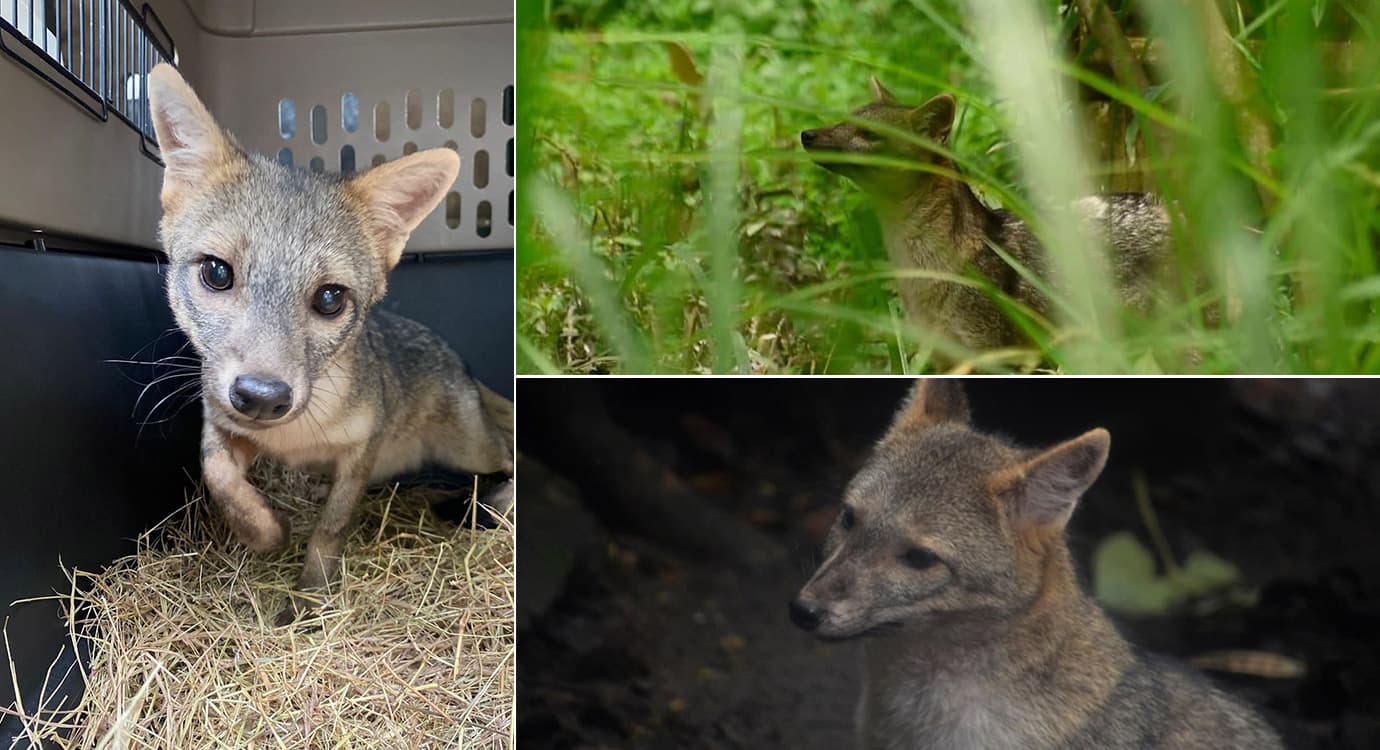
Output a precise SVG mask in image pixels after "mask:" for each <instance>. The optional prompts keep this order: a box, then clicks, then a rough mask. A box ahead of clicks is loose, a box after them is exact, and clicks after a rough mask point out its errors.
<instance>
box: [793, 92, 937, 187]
mask: <svg viewBox="0 0 1380 750" xmlns="http://www.w3.org/2000/svg"><path fill="white" fill-rule="evenodd" d="M954 111H955V105H954V98H953V97H952V96H950V95H948V94H940V95H939V96H936V97H934V98H933V99H930V100H929V101H927V102H925V103H924V104H921V105H920V106H918V107H908V106H906V105H903V104H901V103H900V102H898V101H897V100H896V97H895V96H893V95H892V94H891V92H890V91H887V90H886V87H884V86H882V83H881V81H878V80H877V79H876V78H875V77H873V79H872V102H871V103H869V104H867V105H865V106H863V107H861V108H859V109H857V110H854V112H853V117H854V118H855V119H856V120H859V121H861V122H855V121H852V120H849V121H845V122H841V123H838V124H837V125H831V126H829V127H827V128H817V129H815V130H806V131H804V132H802V133H801V134H800V145H802V146H804V147H805V150H806V151H808V152H810V154H811V155H812V156H814V155H818V154H868V155H873V156H886V157H892V158H896V159H904V160H906V161H908V162H910V163H913V164H938V163H939V162H940V161H941V157H940V156H939V155H938V154H935V153H934V152H933V151H931V150H930V149H928V148H925V147H924V146H922V145H920V144H919V143H916V142H914V141H912V140H909V139H905V138H899V137H897V136H896V135H895V134H893V133H887V132H883V131H880V130H877V129H874V128H869V127H868V126H867V123H880V124H882V125H886V126H889V127H891V128H894V129H896V130H900V131H902V132H906V133H914V134H916V135H919V136H922V137H924V138H927V139H929V140H931V141H933V142H935V143H938V144H942V145H948V142H949V131H950V129H951V128H952V127H953V124H954ZM816 161H818V162H819V165H820V166H822V167H824V168H825V169H828V170H831V171H833V172H837V173H838V174H841V175H843V176H844V177H847V178H848V179H850V180H852V181H853V182H854V183H855V184H856V185H857V186H858V187H860V188H862V189H863V190H865V191H867V192H869V193H873V194H876V195H898V194H904V193H906V192H909V191H910V190H913V189H914V187H915V186H916V185H917V184H923V182H924V181H925V180H927V179H929V178H931V177H933V175H932V174H930V173H927V172H922V171H919V170H915V169H906V168H904V167H895V166H881V165H874V164H852V163H847V162H842V161H832V160H828V161H819V160H818V158H816Z"/></svg>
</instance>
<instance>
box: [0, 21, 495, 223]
mask: <svg viewBox="0 0 1380 750" xmlns="http://www.w3.org/2000/svg"><path fill="white" fill-rule="evenodd" d="M0 2H13V0H0ZM398 93H399V94H400V95H401V96H400V97H399V98H396V99H393V100H392V102H391V103H390V102H389V100H387V99H381V100H378V101H370V99H369V98H367V97H365V98H363V99H362V98H361V97H360V96H359V95H358V94H356V93H354V92H350V91H347V92H346V93H344V94H342V95H341V97H340V99H339V101H340V110H339V112H340V119H339V120H338V122H339V123H340V129H339V130H334V129H332V127H331V126H329V123H332V122H337V120H336V119H335V116H334V112H335V102H336V100H335V98H334V97H332V98H331V99H330V100H328V101H326V102H323V103H316V102H313V101H311V100H303V99H293V98H288V97H284V98H281V99H279V100H278V102H277V105H276V112H275V113H274V117H275V125H276V127H275V130H276V131H277V134H278V136H279V137H280V140H278V141H277V142H278V143H279V144H280V145H279V147H278V162H279V163H280V164H284V165H286V166H289V167H291V166H293V164H294V162H296V163H298V164H301V163H302V162H303V161H305V162H306V163H305V164H304V165H302V168H305V169H309V170H311V171H313V172H323V171H326V168H327V167H328V166H329V167H334V166H335V165H336V164H337V163H338V164H339V171H340V173H341V174H344V175H349V174H353V173H354V172H356V171H357V170H360V169H367V168H369V167H377V166H379V165H380V164H383V163H385V162H386V161H388V160H389V159H394V158H398V157H399V156H407V155H409V154H415V153H417V152H418V151H421V150H422V149H427V148H434V147H436V146H441V147H444V148H449V149H451V150H453V151H455V152H456V153H458V154H460V156H461V164H462V165H463V172H462V174H461V176H460V178H459V179H458V180H457V181H456V185H455V187H456V190H455V191H452V192H450V193H448V194H447V195H446V199H445V202H444V205H443V206H441V207H439V208H438V209H437V213H438V214H440V215H441V217H442V218H443V219H444V223H445V226H446V228H447V229H449V230H451V231H456V230H460V231H464V232H468V233H472V234H473V235H475V236H477V237H480V238H487V237H489V236H490V235H491V234H492V233H493V227H494V222H495V217H494V212H495V209H497V210H498V211H500V212H501V211H503V207H504V202H503V200H502V198H504V197H506V198H507V201H506V202H507V211H506V214H507V217H506V218H507V224H508V226H510V227H511V226H512V225H513V219H514V216H513V210H514V207H513V191H512V182H511V180H507V181H505V182H504V184H502V185H500V184H498V182H499V176H500V174H502V175H503V176H506V177H509V178H511V177H512V176H513V173H514V165H513V139H512V138H511V137H508V138H506V139H504V140H502V141H500V143H502V145H503V151H502V164H501V165H500V164H499V161H498V160H499V157H500V155H499V153H498V152H497V151H495V152H490V150H489V149H488V148H486V144H485V143H484V141H485V140H486V139H487V138H490V137H492V134H491V132H490V131H491V130H492V129H493V128H495V127H498V124H499V122H501V123H502V124H503V125H505V126H511V125H512V121H513V111H512V110H513V87H512V86H508V87H506V88H504V89H503V92H502V95H501V100H502V106H501V107H497V106H495V107H491V106H490V105H489V103H488V102H489V100H486V99H485V98H484V97H482V96H475V97H468V98H466V99H461V98H460V96H459V95H458V94H457V92H456V91H455V90H454V89H451V88H443V89H440V90H434V89H433V90H422V89H417V88H412V89H407V90H405V91H400V92H398ZM495 93H497V92H495ZM499 99H500V97H497V96H496V97H494V99H493V100H492V101H495V102H497V101H499ZM433 102H434V104H435V111H432V110H431V106H432V103H433ZM299 113H300V114H301V117H299ZM371 114H372V117H371ZM361 117H363V118H364V120H365V121H364V122H363V123H361V122H360V120H361ZM371 119H372V122H370V120H371ZM494 120H497V121H498V122H494ZM414 131H415V132H414ZM433 138H436V139H440V138H444V139H445V140H443V141H440V142H437V141H436V140H432V139H433ZM299 139H300V140H299ZM400 140H401V141H402V143H401V145H400V146H399V145H395V144H396V143H397V141H400ZM342 141H343V142H342ZM336 144H339V146H338V147H337V146H336ZM294 148H296V149H297V151H296V153H295V154H294V151H293V149H294ZM394 149H397V150H394ZM379 151H383V153H379ZM399 152H401V153H399ZM337 154H338V156H337ZM500 169H501V170H502V172H501V173H500V171H499V170H500ZM495 188H497V189H501V190H502V191H503V192H502V193H498V194H497V196H495V197H496V198H498V200H493V199H489V200H485V199H484V198H485V196H484V194H485V193H486V192H487V191H490V190H492V189H495ZM464 192H469V193H470V195H472V196H474V202H473V203H470V202H469V199H468V198H464V199H463V200H462V193H464ZM476 193H477V195H476ZM497 220H498V221H500V222H502V221H503V217H502V216H500V217H499V218H498V219H497Z"/></svg>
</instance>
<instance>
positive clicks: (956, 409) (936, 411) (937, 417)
mask: <svg viewBox="0 0 1380 750" xmlns="http://www.w3.org/2000/svg"><path fill="white" fill-rule="evenodd" d="M968 420H969V414H968V397H967V396H965V395H963V384H962V383H961V382H960V381H958V380H954V379H951V378H927V379H924V380H917V381H915V387H913V388H911V391H910V396H908V397H907V398H906V401H905V403H904V404H902V405H901V411H900V412H898V413H897V414H896V419H895V420H893V421H892V423H891V432H896V431H897V430H901V429H906V428H912V429H913V428H919V427H929V426H932V425H936V424H942V423H944V422H957V423H960V424H967V423H968Z"/></svg>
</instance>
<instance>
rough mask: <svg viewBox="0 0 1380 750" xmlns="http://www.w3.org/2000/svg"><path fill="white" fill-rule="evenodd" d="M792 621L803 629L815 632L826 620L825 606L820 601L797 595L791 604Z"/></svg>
mask: <svg viewBox="0 0 1380 750" xmlns="http://www.w3.org/2000/svg"><path fill="white" fill-rule="evenodd" d="M790 612H791V622H793V623H795V626H796V627H798V628H800V629H801V630H804V631H807V632H811V633H812V632H814V631H815V629H816V628H818V627H819V624H820V622H822V621H823V620H824V607H823V606H822V605H820V604H819V603H818V602H812V601H809V600H807V599H805V598H802V597H797V598H796V599H794V600H792V601H791V605H790Z"/></svg>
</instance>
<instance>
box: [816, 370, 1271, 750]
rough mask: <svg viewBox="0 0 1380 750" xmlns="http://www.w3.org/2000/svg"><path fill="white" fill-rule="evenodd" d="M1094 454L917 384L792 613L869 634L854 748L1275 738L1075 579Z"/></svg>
mask: <svg viewBox="0 0 1380 750" xmlns="http://www.w3.org/2000/svg"><path fill="white" fill-rule="evenodd" d="M1109 446H1110V436H1109V435H1108V433H1107V431H1106V430H1102V429H1095V430H1092V431H1090V432H1088V433H1086V434H1084V435H1082V436H1080V437H1077V438H1074V439H1072V440H1069V441H1067V442H1064V443H1060V444H1059V445H1055V446H1053V447H1051V448H1047V449H1044V450H1026V449H1022V448H1018V447H1016V446H1014V445H1011V444H1009V443H1007V442H1005V441H1004V440H1001V439H999V438H997V437H993V436H991V435H986V434H983V433H980V432H977V431H975V430H974V429H973V428H972V426H971V425H970V423H969V414H968V404H967V400H966V398H965V396H964V395H963V390H962V386H961V385H960V384H959V383H958V382H957V381H954V380H941V379H930V380H923V381H920V382H919V383H917V384H916V386H915V387H914V389H913V390H912V392H911V395H910V397H909V399H908V400H907V401H906V403H905V404H904V405H903V406H902V407H901V409H900V412H899V413H898V414H897V416H896V417H895V418H894V421H893V423H892V425H891V427H890V429H889V430H888V432H887V434H886V435H885V437H883V438H882V440H881V442H880V443H879V444H878V445H877V447H876V448H875V450H874V452H873V454H872V456H871V458H870V459H869V460H868V462H867V463H866V464H865V465H864V467H863V468H862V470H861V471H859V472H858V474H857V475H856V476H855V477H854V478H853V480H852V482H851V483H850V484H849V486H848V489H847V490H846V492H845V494H844V505H843V510H842V512H841V513H840V514H839V516H838V519H837V520H836V522H835V524H834V526H833V528H832V529H831V530H830V532H829V537H828V539H827V541H826V543H825V560H824V562H823V563H822V564H820V566H819V569H818V570H817V571H815V574H814V576H813V577H812V578H811V579H810V581H809V582H808V583H806V584H805V587H804V588H803V589H802V590H801V592H800V595H799V597H798V598H797V599H795V600H794V601H792V602H791V605H790V616H791V619H792V620H793V621H794V622H795V624H796V625H798V626H799V627H801V628H804V629H805V630H808V631H810V632H811V633H814V634H815V635H816V636H818V637H820V638H823V639H826V640H843V639H851V638H859V637H862V636H871V637H870V638H868V639H867V640H865V641H864V642H863V660H864V661H863V671H864V677H863V683H864V685H863V691H862V698H861V701H860V703H859V706H858V730H859V736H860V745H861V747H863V748H867V749H868V750H873V749H879V748H897V749H898V750H899V749H901V748H905V749H906V750H910V749H912V748H945V750H962V749H964V748H1022V749H1023V750H1036V749H1038V748H1074V749H1086V750H1108V749H1111V748H1137V749H1143V748H1208V747H1210V748H1251V749H1252V750H1258V749H1261V748H1279V747H1282V745H1281V743H1280V740H1279V738H1278V737H1277V736H1276V735H1275V734H1274V732H1273V730H1272V729H1271V728H1270V727H1269V726H1268V725H1267V724H1266V722H1265V721H1264V720H1263V719H1262V718H1261V717H1260V716H1258V715H1257V714H1256V713H1255V712H1254V711H1252V710H1251V709H1250V708H1249V707H1247V705H1245V704H1244V703H1242V702H1240V701H1238V700H1237V699H1235V698H1233V697H1231V696H1229V695H1227V694H1226V693H1224V692H1222V691H1220V690H1218V689H1216V688H1214V687H1213V686H1212V685H1211V684H1210V683H1209V682H1208V681H1207V679H1206V678H1204V677H1202V676H1201V675H1198V674H1196V673H1194V672H1193V671H1191V670H1190V669H1188V668H1187V667H1184V666H1180V665H1178V664H1175V663H1173V662H1171V661H1169V660H1167V659H1161V658H1157V657H1154V656H1151V655H1147V654H1143V653H1140V652H1139V651H1137V650H1136V649H1135V648H1134V647H1132V646H1131V645H1129V644H1128V643H1126V641H1125V640H1123V639H1122V638H1121V636H1120V635H1119V634H1118V632H1117V630H1116V628H1115V627H1114V626H1113V625H1112V623H1111V622H1110V621H1109V620H1108V619H1107V617H1106V615H1105V614H1103V612H1102V610H1101V609H1100V608H1099V607H1098V606H1097V604H1096V603H1094V602H1093V601H1092V600H1091V599H1090V598H1089V597H1088V596H1087V595H1086V594H1085V593H1084V592H1083V591H1082V590H1081V589H1080V588H1079V586H1078V583H1077V581H1076V579H1075V577H1074V569H1073V562H1072V560H1071V558H1070V555H1069V551H1068V548H1067V547H1066V546H1065V543H1064V538H1063V531H1064V526H1065V524H1066V523H1067V522H1068V519H1069V516H1070V515H1071V514H1072V513H1073V510H1074V507H1075V506H1076V505H1077V503H1078V500H1079V498H1080V497H1081V496H1082V494H1083V492H1084V491H1085V490H1087V488H1088V487H1089V486H1090V485H1091V484H1092V483H1093V481H1094V480H1095V479H1097V476H1098V474H1100V473H1101V471H1102V467H1103V465H1104V463H1105V462H1106V459H1107V451H1108V448H1109Z"/></svg>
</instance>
